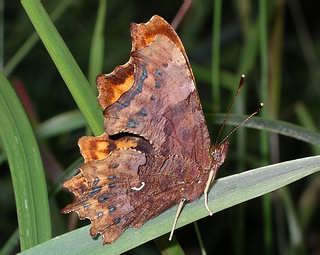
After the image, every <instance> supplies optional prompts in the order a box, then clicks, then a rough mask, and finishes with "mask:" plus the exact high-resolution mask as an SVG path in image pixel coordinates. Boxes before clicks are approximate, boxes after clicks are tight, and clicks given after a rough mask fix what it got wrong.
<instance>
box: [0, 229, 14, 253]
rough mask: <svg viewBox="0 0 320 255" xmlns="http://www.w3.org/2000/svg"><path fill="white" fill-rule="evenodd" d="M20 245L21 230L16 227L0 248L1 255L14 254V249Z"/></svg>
mask: <svg viewBox="0 0 320 255" xmlns="http://www.w3.org/2000/svg"><path fill="white" fill-rule="evenodd" d="M18 245H19V231H18V229H16V230H15V231H14V232H13V233H12V235H11V236H10V238H9V239H8V240H7V241H6V242H5V244H4V245H3V246H2V247H1V249H0V255H7V254H13V251H14V249H15V248H16V247H17V246H18Z"/></svg>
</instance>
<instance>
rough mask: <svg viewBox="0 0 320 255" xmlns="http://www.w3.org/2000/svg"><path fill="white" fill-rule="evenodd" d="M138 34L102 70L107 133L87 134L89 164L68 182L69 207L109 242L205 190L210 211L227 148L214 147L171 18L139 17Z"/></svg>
mask: <svg viewBox="0 0 320 255" xmlns="http://www.w3.org/2000/svg"><path fill="white" fill-rule="evenodd" d="M131 37H132V51H131V57H130V59H129V61H128V63H126V64H125V65H122V66H118V67H116V68H115V70H114V71H113V72H112V73H110V74H107V75H99V76H98V78H97V86H98V90H99V97H98V100H99V103H100V106H101V108H102V109H103V112H104V117H105V130H106V133H105V134H103V135H101V136H98V137H91V136H85V137H82V138H81V139H80V140H79V147H80V151H81V154H82V156H83V157H84V160H85V164H84V165H82V166H81V167H80V173H79V174H78V175H76V176H74V177H73V178H71V179H69V180H67V181H65V182H64V187H65V188H67V189H69V190H70V191H71V192H73V193H74V195H75V201H74V202H73V203H71V204H70V205H68V206H66V207H65V208H64V209H63V210H62V212H63V213H68V212H71V211H76V212H77V213H78V215H79V217H80V219H84V218H89V219H90V220H91V222H92V227H91V230H90V233H91V235H92V236H95V235H97V234H101V235H102V236H103V242H104V243H112V242H113V241H115V240H116V239H117V238H118V237H119V236H120V235H121V234H122V233H123V231H124V230H125V229H126V228H128V227H130V226H131V227H140V226H142V225H143V224H144V223H145V222H146V221H148V220H150V219H151V218H154V217H155V216H157V215H159V214H160V213H162V212H164V211H165V210H167V209H168V208H170V207H171V206H173V205H175V204H181V203H183V201H185V200H187V201H193V200H195V199H197V198H199V197H200V195H201V194H202V193H203V192H204V191H205V196H206V207H207V210H208V211H209V212H210V210H209V208H208V206H207V190H208V187H209V185H210V183H211V180H212V178H213V176H214V173H215V171H216V169H217V168H218V167H219V166H220V165H221V164H222V163H223V161H224V158H225V153H226V150H227V143H225V144H223V145H221V146H220V145H217V146H214V147H212V148H211V149H210V137H209V133H208V130H207V126H206V124H205V119H204V116H203V112H202V108H201V104H200V101H199V97H198V94H197V90H196V87H195V81H194V77H193V73H192V70H191V68H190V64H189V61H188V58H187V56H186V53H185V50H184V47H183V45H182V43H181V41H180V39H179V37H178V36H177V34H176V33H175V31H174V30H173V29H172V28H171V27H170V25H169V24H168V23H167V22H166V21H164V20H163V19H162V18H161V17H159V16H153V17H152V18H151V20H150V21H149V22H147V23H144V24H134V23H133V24H132V25H131ZM211 151H213V152H214V153H213V154H214V156H212V155H210V153H211ZM213 157H214V159H213ZM209 174H210V175H209ZM209 176H211V177H209ZM173 229H174V226H173Z"/></svg>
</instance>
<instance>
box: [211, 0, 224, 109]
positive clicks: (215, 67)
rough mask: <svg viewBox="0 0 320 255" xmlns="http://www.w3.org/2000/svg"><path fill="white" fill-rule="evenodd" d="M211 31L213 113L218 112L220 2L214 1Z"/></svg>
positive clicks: (219, 0)
mask: <svg viewBox="0 0 320 255" xmlns="http://www.w3.org/2000/svg"><path fill="white" fill-rule="evenodd" d="M213 2H214V7H213V13H214V14H213V26H212V27H213V31H212V36H213V38H212V93H213V94H212V95H213V97H212V98H213V103H214V105H213V112H218V111H220V33H221V5H222V2H221V0H214V1H213Z"/></svg>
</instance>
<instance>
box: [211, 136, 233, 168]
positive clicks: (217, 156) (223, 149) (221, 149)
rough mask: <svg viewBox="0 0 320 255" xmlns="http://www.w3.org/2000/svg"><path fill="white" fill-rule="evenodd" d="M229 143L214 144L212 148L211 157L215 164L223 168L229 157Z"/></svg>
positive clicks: (226, 141)
mask: <svg viewBox="0 0 320 255" xmlns="http://www.w3.org/2000/svg"><path fill="white" fill-rule="evenodd" d="M228 147H229V141H228V140H225V141H224V142H222V143H219V144H214V145H212V146H211V148H210V156H211V157H212V161H213V164H214V165H216V166H218V167H219V166H221V165H222V164H223V162H224V160H225V158H226V156H227V152H228Z"/></svg>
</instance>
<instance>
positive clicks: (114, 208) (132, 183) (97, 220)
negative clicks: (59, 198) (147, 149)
mask: <svg viewBox="0 0 320 255" xmlns="http://www.w3.org/2000/svg"><path fill="white" fill-rule="evenodd" d="M145 163H146V158H145V155H144V153H142V152H140V151H136V150H133V149H126V150H125V149H119V150H115V151H113V152H111V153H110V154H109V155H108V157H106V158H105V159H101V160H95V161H91V162H88V163H85V164H84V165H83V166H81V167H80V173H79V174H78V175H77V176H75V177H73V178H72V179H70V180H67V181H65V182H64V184H63V186H64V187H65V188H67V189H68V190H70V191H71V192H73V193H74V195H75V201H74V202H73V203H71V204H69V205H68V206H66V207H65V208H64V209H63V210H62V212H63V213H69V212H71V211H76V212H77V213H78V215H79V217H80V219H85V218H88V219H90V220H91V222H92V227H91V231H90V233H91V235H93V236H95V235H97V234H98V233H100V234H101V235H103V236H105V232H106V231H107V230H108V229H109V228H110V227H111V226H115V225H116V229H117V231H116V233H113V232H110V230H108V233H107V235H106V237H105V240H109V238H110V236H113V237H114V236H116V237H118V236H119V235H120V234H121V233H122V232H123V231H124V230H125V229H126V228H127V227H128V225H129V224H130V222H128V218H127V217H125V215H127V214H129V213H130V212H131V211H132V210H133V209H134V207H133V206H132V205H131V203H130V192H133V191H134V190H131V188H134V187H138V186H140V185H141V180H140V177H139V174H138V168H139V166H141V165H144V164H145ZM132 220H133V219H132Z"/></svg>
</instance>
